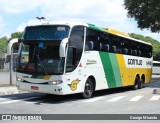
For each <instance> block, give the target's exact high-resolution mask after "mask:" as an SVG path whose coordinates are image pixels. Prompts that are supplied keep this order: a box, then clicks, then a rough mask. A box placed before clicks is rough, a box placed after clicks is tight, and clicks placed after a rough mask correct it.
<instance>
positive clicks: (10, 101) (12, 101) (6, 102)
mask: <svg viewBox="0 0 160 123" xmlns="http://www.w3.org/2000/svg"><path fill="white" fill-rule="evenodd" d="M35 98H38V97H29V98H24V99H18V100H9V101H5V102H0V104H9V103H15V102H19V101H25V100H30V99H35Z"/></svg>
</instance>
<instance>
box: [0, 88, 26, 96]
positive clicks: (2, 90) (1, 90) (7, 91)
mask: <svg viewBox="0 0 160 123" xmlns="http://www.w3.org/2000/svg"><path fill="white" fill-rule="evenodd" d="M21 93H28V91H21V90H18V89H17V87H16V86H6V87H0V96H2V95H11V94H21Z"/></svg>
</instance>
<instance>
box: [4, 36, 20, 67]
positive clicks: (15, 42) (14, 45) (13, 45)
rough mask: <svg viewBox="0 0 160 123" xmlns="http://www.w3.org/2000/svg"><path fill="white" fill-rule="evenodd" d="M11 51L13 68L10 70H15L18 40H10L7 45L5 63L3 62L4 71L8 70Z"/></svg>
mask: <svg viewBox="0 0 160 123" xmlns="http://www.w3.org/2000/svg"><path fill="white" fill-rule="evenodd" d="M12 49H13V63H12V64H13V68H12V70H16V60H17V53H18V49H19V44H18V38H15V39H12V40H10V42H9V43H8V45H7V53H6V54H5V62H4V70H9V69H10V68H9V66H10V61H11V50H12Z"/></svg>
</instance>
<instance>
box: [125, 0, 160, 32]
mask: <svg viewBox="0 0 160 123" xmlns="http://www.w3.org/2000/svg"><path fill="white" fill-rule="evenodd" d="M124 6H125V9H126V10H127V11H128V17H131V18H135V20H136V21H137V24H138V27H139V28H141V29H145V28H146V29H149V30H151V31H152V32H160V15H159V13H160V0H124Z"/></svg>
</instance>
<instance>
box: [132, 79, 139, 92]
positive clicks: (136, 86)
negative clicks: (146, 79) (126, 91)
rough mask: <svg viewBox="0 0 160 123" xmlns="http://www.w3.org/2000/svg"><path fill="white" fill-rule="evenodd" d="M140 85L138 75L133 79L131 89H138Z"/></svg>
mask: <svg viewBox="0 0 160 123" xmlns="http://www.w3.org/2000/svg"><path fill="white" fill-rule="evenodd" d="M140 85H141V81H140V79H139V77H136V79H135V84H134V86H133V89H134V90H137V89H139V87H140Z"/></svg>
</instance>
